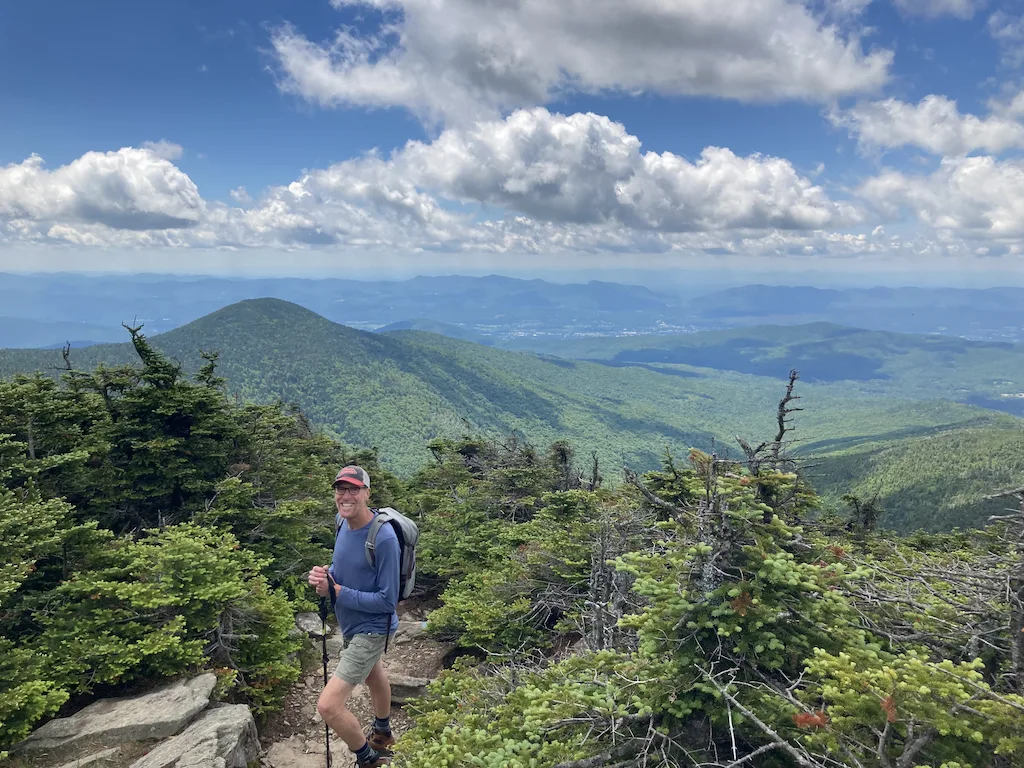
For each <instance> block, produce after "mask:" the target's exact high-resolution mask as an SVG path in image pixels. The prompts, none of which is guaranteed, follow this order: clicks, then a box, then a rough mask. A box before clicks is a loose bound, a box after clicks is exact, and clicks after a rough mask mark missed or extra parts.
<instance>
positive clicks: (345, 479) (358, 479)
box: [333, 464, 370, 488]
mask: <svg viewBox="0 0 1024 768" xmlns="http://www.w3.org/2000/svg"><path fill="white" fill-rule="evenodd" d="M338 483H348V484H349V485H355V486H357V487H359V488H369V487H370V476H369V475H368V474H367V473H366V470H365V469H363V468H362V467H357V466H356V465H355V464H350V465H349V466H347V467H342V468H341V470H340V471H339V472H338V474H337V476H336V477H335V478H334V483H333V485H337V484H338Z"/></svg>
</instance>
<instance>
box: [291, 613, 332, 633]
mask: <svg viewBox="0 0 1024 768" xmlns="http://www.w3.org/2000/svg"><path fill="white" fill-rule="evenodd" d="M295 626H296V627H298V628H299V629H300V630H302V631H303V632H305V633H306V634H307V635H309V636H310V637H315V638H316V639H318V640H319V639H320V638H321V637H323V634H324V623H323V622H322V621H320V614H319V613H297V614H295ZM327 631H328V632H330V631H331V627H330V625H328V626H327Z"/></svg>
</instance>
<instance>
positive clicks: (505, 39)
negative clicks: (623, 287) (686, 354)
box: [0, 0, 1024, 282]
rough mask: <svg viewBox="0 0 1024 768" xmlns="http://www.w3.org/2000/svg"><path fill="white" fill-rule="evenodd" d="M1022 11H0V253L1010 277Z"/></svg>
mask: <svg viewBox="0 0 1024 768" xmlns="http://www.w3.org/2000/svg"><path fill="white" fill-rule="evenodd" d="M496 8H498V9H500V10H495V9H496ZM1022 14H1024V3H1022V2H1019V1H1018V0H1004V1H1003V2H998V1H996V0H989V1H986V0H808V2H805V3H800V2H797V0H735V2H731V3H728V4H726V3H721V2H711V1H710V0H671V1H670V2H656V0H635V1H634V2H629V3H626V2H622V1H621V0H591V1H590V2H583V0H565V2H564V3H560V4H551V3H550V2H544V1H543V0H509V2H506V3H502V4H500V5H499V4H485V3H482V2H480V0H434V2H427V0H368V2H353V1H351V0H334V1H333V2H329V1H328V0H304V2H299V3H296V2H290V3H286V2H271V1H270V0H256V1H253V2H241V1H240V0H239V1H236V2H231V1H229V0H207V1H206V2H194V1H189V2H179V3H176V4H153V3H137V2H136V3H129V2H120V1H118V2H113V1H108V2H97V3H79V2H63V1H62V2H42V1H41V2H36V3H23V4H13V3H5V4H2V5H0V73H2V74H0V268H4V269H9V270H14V269H17V270H27V269H40V270H46V269H67V268H81V269H98V268H101V267H102V266H103V265H105V264H106V265H108V266H109V267H110V268H111V269H127V268H133V267H132V265H135V266H139V265H142V266H143V267H145V268H147V269H156V270H158V271H175V270H179V271H181V270H183V271H192V272H195V271H219V270H228V271H237V272H241V273H245V272H253V273H256V272H268V271H269V272H276V273H282V274H284V273H291V274H304V273H317V274H320V273H333V272H336V271H337V272H345V271H348V272H351V271H353V270H356V271H373V270H377V271H378V272H379V271H381V270H383V271H388V270H403V271H406V272H409V271H411V272H417V271H420V272H427V271H511V270H515V269H520V270H526V271H530V270H536V271H538V272H543V271H545V270H552V269H558V270H569V271H572V270H576V269H594V270H601V269H613V268H614V269H619V270H621V269H622V268H623V267H624V266H625V267H626V268H627V269H628V268H632V267H635V268H637V269H656V270H667V271H675V270H682V271H685V270H713V269H733V270H737V269H738V270H750V271H757V272H774V271H778V272H780V273H791V272H799V271H813V272H825V273H828V272H837V273H853V274H857V273H860V274H882V273H887V272H888V273H891V274H900V275H908V274H909V275H913V274H915V273H918V274H920V273H923V272H926V273H928V274H930V275H934V274H942V275H945V274H948V275H950V276H951V277H950V280H953V281H955V280H957V279H960V278H959V277H957V276H958V275H960V276H962V275H963V274H964V273H969V274H972V275H975V276H977V275H979V274H983V275H991V276H992V278H991V281H992V282H999V281H1001V280H1005V279H1007V276H1010V277H1011V278H1012V276H1014V275H1019V274H1020V273H1021V271H1022V270H1021V267H1022V261H1021V255H1020V254H1021V252H1022V250H1024V249H1022V246H1024V239H1022V238H1024V165H1022V162H1021V150H1022V149H1024V126H1022V124H1021V120H1022V118H1024V96H1021V97H1020V98H1019V99H1017V100H1016V101H1015V97H1017V96H1018V95H1019V94H1021V66H1022V64H1024V20H1022ZM408 142H413V143H412V144H408Z"/></svg>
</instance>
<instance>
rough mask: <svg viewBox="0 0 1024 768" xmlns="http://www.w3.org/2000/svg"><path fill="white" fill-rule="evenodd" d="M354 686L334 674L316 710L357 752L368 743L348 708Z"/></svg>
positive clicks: (317, 703)
mask: <svg viewBox="0 0 1024 768" xmlns="http://www.w3.org/2000/svg"><path fill="white" fill-rule="evenodd" d="M354 687H355V686H353V685H351V684H350V683H346V682H345V681H344V680H342V679H340V678H338V677H335V676H333V675H332V676H331V678H330V679H329V680H328V681H327V685H326V686H325V687H324V689H323V691H322V692H321V693H320V698H319V699H317V702H316V710H317V712H319V713H320V716H321V717H322V718H323V719H324V722H325V723H327V724H328V725H329V726H331V729H332V730H333V731H334V732H335V733H337V734H338V735H339V736H340V737H341V739H342V741H344V742H345V744H347V745H348V748H349V749H350V750H352V751H353V752H356V751H357V750H359V749H362V747H363V744H365V743H366V734H364V733H363V729H362V727H361V726H360V725H359V721H358V720H357V719H356V716H355V715H353V714H352V713H351V712H349V709H348V699H349V696H351V695H352V690H353V688H354Z"/></svg>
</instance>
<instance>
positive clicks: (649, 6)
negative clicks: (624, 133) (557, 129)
mask: <svg viewBox="0 0 1024 768" xmlns="http://www.w3.org/2000/svg"><path fill="white" fill-rule="evenodd" d="M334 4H335V5H336V6H339V7H342V6H354V7H356V8H358V9H360V10H367V11H375V12H379V13H381V14H383V16H382V18H383V19H384V22H383V23H382V24H381V25H380V27H379V29H377V30H376V31H375V32H374V33H372V34H370V35H364V36H359V35H357V34H356V33H355V32H353V31H352V30H351V29H347V28H346V29H343V30H341V31H339V32H338V33H337V34H336V35H335V36H334V39H333V40H331V41H330V42H328V43H324V44H320V43H317V42H314V41H311V40H310V39H308V38H307V37H305V36H303V35H302V34H301V33H299V32H298V31H296V30H295V29H294V28H292V27H288V26H286V27H282V28H280V29H278V30H277V31H276V33H275V34H274V36H273V39H272V42H273V46H274V50H275V52H276V55H277V59H278V64H279V66H280V70H281V80H280V85H281V87H282V88H283V89H285V90H287V91H290V92H293V93H296V94H300V95H301V96H303V97H304V98H306V99H309V100H311V101H314V102H317V103H319V104H321V105H324V106H334V105H349V104H351V105H362V106H368V107H392V106H401V107H406V108H408V109H410V110H412V111H413V112H415V113H416V114H418V115H420V116H423V117H426V118H429V119H432V120H439V121H445V122H449V123H450V122H451V121H452V120H455V119H463V118H477V117H481V116H490V117H493V116H495V115H496V114H498V113H501V112H503V111H506V110H511V109H515V108H517V107H526V106H535V105H541V104H546V103H548V102H550V101H552V100H553V99H555V98H557V97H558V95H559V94H561V93H564V92H571V91H578V92H590V93H593V92H604V91H612V92H626V93H633V92H644V91H646V92H653V93H660V94H668V95H691V94H699V95H711V96H716V97H724V98H731V99H742V100H749V101H772V100H781V99H809V100H827V99H831V98H836V97H839V96H842V95H847V94H854V93H863V92H871V91H875V90H877V89H878V88H880V87H881V86H882V85H884V84H885V83H886V82H887V81H888V79H889V76H890V66H891V63H892V58H893V54H892V52H891V51H888V50H875V51H871V52H865V50H864V49H863V47H862V44H861V41H860V40H859V39H858V38H857V36H856V35H855V34H847V33H845V32H843V31H842V30H841V29H840V27H839V26H837V25H836V24H832V23H826V22H825V21H823V20H822V19H820V18H818V17H817V16H816V15H815V14H814V13H812V12H811V10H810V9H809V8H808V7H807V6H805V5H804V4H803V3H800V2H796V1H795V0H731V1H730V2H721V1H720V0H675V2H671V3H666V2H664V1H663V0H635V1H634V2H622V0H561V1H560V2H550V0H505V2H502V3H499V4H496V3H481V2H479V1H478V0H334ZM853 5H860V3H854V4H853Z"/></svg>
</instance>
